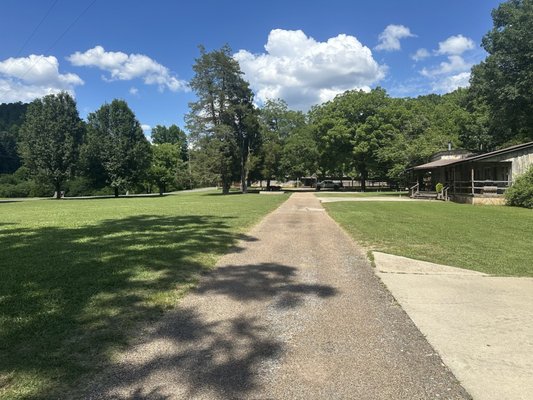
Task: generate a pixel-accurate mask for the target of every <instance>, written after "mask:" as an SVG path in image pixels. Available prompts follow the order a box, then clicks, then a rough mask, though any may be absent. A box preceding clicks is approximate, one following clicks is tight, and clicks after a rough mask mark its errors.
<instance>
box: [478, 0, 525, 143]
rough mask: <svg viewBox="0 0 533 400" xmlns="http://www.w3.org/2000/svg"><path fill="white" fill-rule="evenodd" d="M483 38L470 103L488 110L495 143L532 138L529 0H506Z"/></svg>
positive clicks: (494, 15)
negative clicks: (481, 57) (484, 55)
mask: <svg viewBox="0 0 533 400" xmlns="http://www.w3.org/2000/svg"><path fill="white" fill-rule="evenodd" d="M492 19H493V24H494V26H493V28H492V29H491V30H490V31H489V32H488V33H487V34H486V35H485V36H484V37H483V41H482V46H483V48H484V49H485V50H486V51H487V53H489V55H488V56H487V58H486V59H485V61H482V62H481V63H480V64H478V65H476V66H474V67H473V68H472V77H471V94H472V102H473V103H474V104H476V103H480V102H481V103H484V104H486V105H487V106H488V109H489V120H490V132H491V136H492V140H493V144H494V145H495V146H501V145H506V144H511V143H517V142H523V141H528V140H533V61H532V60H533V0H508V1H506V2H504V3H502V4H500V5H499V6H498V8H496V9H495V10H493V12H492Z"/></svg>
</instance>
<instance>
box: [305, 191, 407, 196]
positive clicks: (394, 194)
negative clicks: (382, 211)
mask: <svg viewBox="0 0 533 400" xmlns="http://www.w3.org/2000/svg"><path fill="white" fill-rule="evenodd" d="M315 195H316V196H317V197H379V196H386V197H400V196H401V197H408V196H409V193H408V192H334V193H332V192H329V193H324V192H320V191H319V192H316V193H315Z"/></svg>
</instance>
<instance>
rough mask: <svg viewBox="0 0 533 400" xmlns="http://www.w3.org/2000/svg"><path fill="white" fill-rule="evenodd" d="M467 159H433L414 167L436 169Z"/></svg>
mask: <svg viewBox="0 0 533 400" xmlns="http://www.w3.org/2000/svg"><path fill="white" fill-rule="evenodd" d="M464 160H465V159H464V158H463V159H449V158H448V159H440V160H436V161H431V162H428V163H426V164H422V165H417V166H416V167H413V168H412V169H434V168H439V167H445V166H446V165H450V164H455V163H458V162H460V161H464Z"/></svg>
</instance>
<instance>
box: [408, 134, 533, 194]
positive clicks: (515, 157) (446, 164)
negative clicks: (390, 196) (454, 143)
mask: <svg viewBox="0 0 533 400" xmlns="http://www.w3.org/2000/svg"><path fill="white" fill-rule="evenodd" d="M531 165H533V142H529V143H523V144H519V145H516V146H511V147H507V148H505V149H500V150H496V151H492V152H490V153H485V154H477V155H476V154H472V153H470V152H468V151H465V150H448V151H443V152H440V153H437V154H435V155H434V156H433V157H432V159H431V161H430V162H428V163H426V164H422V165H417V166H415V167H413V168H410V169H409V170H408V172H409V173H410V177H411V180H412V182H413V185H412V187H411V196H412V197H426V198H431V197H437V196H438V197H439V198H443V199H449V200H452V201H456V202H460V203H470V204H503V203H504V198H503V194H504V193H505V191H506V190H507V188H509V187H510V186H511V185H512V183H513V181H514V180H515V179H516V178H517V177H518V176H520V175H521V174H523V173H524V172H526V170H527V169H528V168H529V167H530V166H531ZM438 183H441V184H442V185H443V186H444V190H443V192H442V193H441V194H437V192H436V191H435V189H436V185H437V184H438Z"/></svg>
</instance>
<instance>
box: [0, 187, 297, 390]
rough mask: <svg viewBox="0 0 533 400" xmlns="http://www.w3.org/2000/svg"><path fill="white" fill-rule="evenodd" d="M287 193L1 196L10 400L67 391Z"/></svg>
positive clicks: (3, 358) (3, 325)
mask: <svg viewBox="0 0 533 400" xmlns="http://www.w3.org/2000/svg"><path fill="white" fill-rule="evenodd" d="M286 198H287V197H286V196H260V195H256V194H250V195H230V196H221V195H219V194H217V193H201V194H192V193H191V194H182V195H179V196H166V197H156V198H120V199H99V200H96V199H95V200H68V201H55V200H42V201H29V202H19V203H5V204H0V249H1V257H0V276H1V279H0V397H1V398H3V399H4V398H5V399H26V398H54V397H55V398H58V397H60V394H61V393H62V391H63V390H64V389H68V387H70V386H72V385H75V383H76V381H77V379H78V378H80V377H81V376H82V375H84V374H86V373H91V372H94V371H96V370H98V369H99V368H100V367H101V366H102V365H105V363H107V362H108V361H109V360H110V359H111V358H112V357H113V353H114V350H116V349H117V348H118V347H120V346H123V345H125V344H126V343H127V341H128V339H129V338H130V336H131V333H132V328H133V327H136V326H137V325H138V323H140V322H146V321H149V320H150V319H152V318H156V317H157V316H158V315H160V314H161V312H162V311H164V310H165V309H167V308H169V307H173V306H174V305H175V304H176V302H177V300H178V299H179V298H180V296H182V295H183V293H185V292H186V291H187V289H188V288H190V287H191V286H193V285H194V284H195V282H196V280H197V277H198V274H199V273H201V272H202V271H205V270H208V269H210V268H212V267H213V266H214V264H215V262H216V260H217V259H218V257H219V256H220V255H221V254H224V253H225V252H227V250H228V249H229V248H230V246H232V245H234V244H235V243H236V241H237V240H238V239H240V238H246V236H245V232H246V231H247V230H248V229H249V228H250V226H252V225H253V224H255V223H256V222H258V221H259V220H260V219H261V218H262V217H263V216H264V215H266V214H267V213H268V212H270V211H272V210H274V209H275V208H276V207H277V206H279V205H280V204H281V203H282V202H283V201H284V200H285V199H286Z"/></svg>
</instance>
